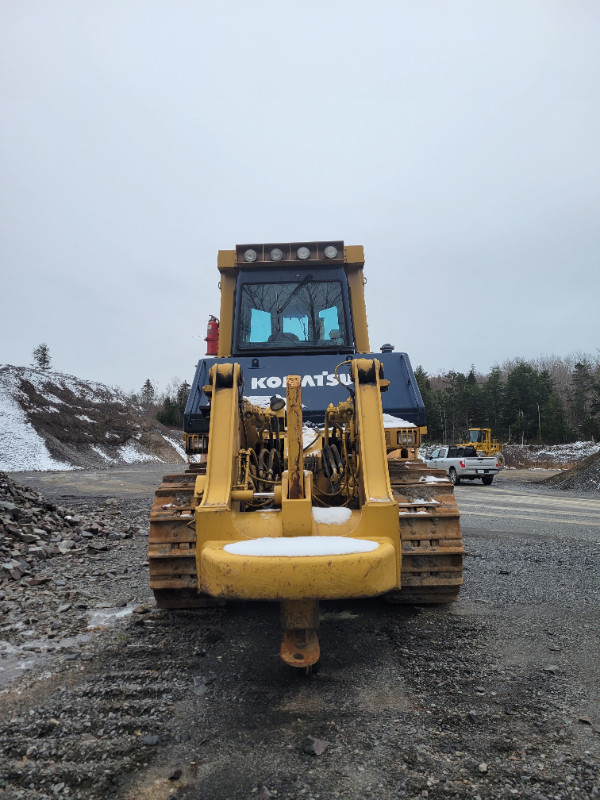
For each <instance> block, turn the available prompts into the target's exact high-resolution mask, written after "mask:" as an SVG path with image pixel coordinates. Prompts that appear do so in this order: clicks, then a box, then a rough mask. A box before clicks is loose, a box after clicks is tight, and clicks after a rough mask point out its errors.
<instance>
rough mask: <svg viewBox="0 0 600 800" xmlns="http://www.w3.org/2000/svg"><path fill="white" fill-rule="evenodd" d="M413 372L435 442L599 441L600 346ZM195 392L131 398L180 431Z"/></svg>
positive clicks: (41, 361)
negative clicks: (484, 366)
mask: <svg viewBox="0 0 600 800" xmlns="http://www.w3.org/2000/svg"><path fill="white" fill-rule="evenodd" d="M32 356H33V366H36V367H38V368H39V369H43V370H49V369H50V368H51V357H50V349H49V347H48V345H47V344H46V343H45V342H43V343H42V344H40V345H38V346H37V347H36V348H35V349H34V351H33V354H32ZM415 377H416V379H417V383H418V385H419V389H420V390H421V395H422V397H423V402H424V403H425V409H426V412H427V428H428V438H429V441H431V442H444V443H448V444H450V443H454V442H460V441H464V440H465V438H466V436H467V430H468V429H469V428H491V429H492V433H493V435H494V436H495V437H496V438H498V439H499V440H501V441H504V442H508V443H511V442H512V443H519V444H531V443H541V444H563V443H567V442H573V441H577V440H578V439H585V440H590V439H591V440H598V439H600V351H598V353H597V354H596V355H595V356H593V355H587V354H573V355H570V356H566V357H559V356H543V357H541V358H538V359H534V360H530V361H525V360H523V359H513V360H511V361H506V362H504V363H503V364H502V365H500V366H498V365H496V366H494V367H493V368H492V369H491V370H490V372H489V373H488V374H483V373H480V372H477V371H476V369H475V367H471V369H470V371H469V372H468V373H467V374H466V375H465V374H464V373H462V372H455V371H453V370H451V371H449V372H446V373H443V374H437V375H430V374H428V373H427V372H426V371H425V369H424V368H423V367H422V366H419V367H417V369H416V370H415ZM189 393H190V384H189V383H188V382H187V381H185V380H184V381H180V380H178V379H177V378H175V379H174V380H172V381H171V383H170V384H169V386H167V389H166V391H164V392H163V393H161V394H159V393H158V391H157V390H156V388H155V386H154V384H153V383H152V381H151V380H150V379H149V378H148V379H147V380H146V381H145V383H144V384H143V386H142V388H141V389H140V391H139V392H134V393H132V394H131V395H129V397H130V399H131V400H132V401H133V402H136V403H139V404H140V405H141V406H142V407H143V408H144V409H145V410H146V411H147V412H148V413H151V414H154V415H155V416H156V418H157V419H158V421H159V422H162V423H163V425H167V426H169V427H174V428H181V427H182V425H183V412H184V410H185V406H186V403H187V399H188V396H189Z"/></svg>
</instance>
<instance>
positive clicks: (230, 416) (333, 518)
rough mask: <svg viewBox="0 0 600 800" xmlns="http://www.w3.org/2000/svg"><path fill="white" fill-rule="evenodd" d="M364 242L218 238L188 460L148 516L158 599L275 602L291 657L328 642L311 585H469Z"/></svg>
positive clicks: (333, 590)
mask: <svg viewBox="0 0 600 800" xmlns="http://www.w3.org/2000/svg"><path fill="white" fill-rule="evenodd" d="M363 266H364V255H363V248H362V246H345V245H344V243H343V242H341V241H327V242H297V243H275V244H250V245H238V246H237V247H236V248H235V250H223V251H219V256H218V269H219V272H220V284H219V285H220V290H221V313H220V318H219V320H218V321H217V319H216V318H215V317H211V321H210V327H209V335H208V336H207V342H208V353H210V354H211V356H210V357H208V358H204V359H201V360H200V361H199V363H198V364H197V368H196V374H195V377H194V381H193V383H192V387H191V391H190V396H189V399H188V402H187V406H186V409H185V414H184V440H185V445H186V452H187V454H188V466H187V469H186V471H185V472H184V473H182V474H176V475H166V476H165V477H164V478H163V483H162V484H161V486H160V487H159V488H158V489H157V491H156V496H155V500H154V505H153V508H152V513H151V519H150V532H149V546H148V559H149V565H150V586H151V588H152V590H153V592H154V595H155V597H156V602H157V604H158V606H159V607H161V608H188V607H198V606H206V605H210V604H215V603H221V604H222V603H223V602H225V601H227V600H240V599H241V600H261V601H264V600H272V601H276V602H278V603H280V604H281V620H282V629H283V637H282V642H281V646H280V656H281V658H282V660H283V661H284V662H285V663H286V664H289V665H290V666H292V667H297V668H303V669H306V670H307V671H308V670H309V669H310V667H311V666H312V665H313V664H315V663H316V661H317V660H318V658H319V641H318V635H317V630H318V627H319V601H320V600H330V599H345V598H359V597H360V598H363V597H375V596H384V597H385V598H386V599H387V600H388V601H390V602H398V603H447V602H451V601H453V600H455V599H456V598H457V595H458V592H459V589H460V586H461V584H462V554H463V547H462V538H461V532H460V525H459V514H458V509H457V506H456V501H455V498H454V493H453V491H454V490H453V486H452V485H451V484H450V482H449V481H448V479H447V477H446V475H445V473H444V472H443V471H441V470H435V469H428V468H427V467H426V465H425V463H424V462H423V461H422V460H420V459H419V456H418V448H419V445H420V442H421V437H422V436H423V434H424V433H425V432H426V430H427V429H426V427H425V409H424V405H423V401H422V399H421V395H420V393H419V389H418V386H417V382H416V380H415V377H414V374H413V371H412V368H411V365H410V361H409V359H408V356H407V355H406V353H394V352H393V347H392V346H391V345H384V346H383V347H382V348H381V353H379V354H374V353H372V352H371V350H370V345H369V336H368V330H367V317H366V311H365V301H364V291H363V286H364V277H363Z"/></svg>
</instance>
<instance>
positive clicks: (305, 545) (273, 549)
mask: <svg viewBox="0 0 600 800" xmlns="http://www.w3.org/2000/svg"><path fill="white" fill-rule="evenodd" d="M331 510H336V509H331ZM337 510H338V511H339V510H340V509H337ZM378 547H379V544H378V543H377V542H370V541H368V540H367V539H349V538H346V537H344V536H276V537H266V538H264V539H248V540H247V541H244V542H233V543H232V544H226V545H225V547H224V548H223V550H225V551H226V552H227V553H231V554H233V555H237V556H267V557H268V556H284V557H288V558H292V557H293V556H340V555H349V554H350V553H370V552H372V551H373V550H377V548H378Z"/></svg>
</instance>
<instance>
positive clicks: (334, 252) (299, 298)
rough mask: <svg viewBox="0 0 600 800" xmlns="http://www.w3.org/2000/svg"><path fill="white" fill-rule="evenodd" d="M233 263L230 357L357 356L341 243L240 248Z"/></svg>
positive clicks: (247, 246) (241, 246)
mask: <svg viewBox="0 0 600 800" xmlns="http://www.w3.org/2000/svg"><path fill="white" fill-rule="evenodd" d="M284 248H285V249H284ZM287 248H289V251H288V250H287ZM236 261H237V268H238V272H237V279H236V287H235V312H234V330H233V342H232V354H233V355H251V354H254V353H256V354H260V353H261V352H265V351H268V352H277V351H281V352H291V353H299V352H301V353H331V352H333V353H338V352H341V353H350V354H351V353H355V352H356V349H355V342H354V336H353V331H352V317H351V312H350V297H349V291H348V279H347V276H346V272H345V270H344V260H343V242H336V243H335V244H333V243H330V244H326V243H325V244H323V243H315V245H314V246H312V247H311V245H310V244H309V245H306V244H304V245H301V246H295V245H288V246H287V247H286V246H285V245H277V246H270V245H261V246H259V245H239V246H238V247H237V259H236Z"/></svg>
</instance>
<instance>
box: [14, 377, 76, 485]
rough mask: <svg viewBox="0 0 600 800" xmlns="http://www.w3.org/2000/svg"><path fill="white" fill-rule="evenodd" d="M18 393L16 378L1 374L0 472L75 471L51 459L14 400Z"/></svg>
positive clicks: (42, 442) (69, 466) (41, 440)
mask: <svg viewBox="0 0 600 800" xmlns="http://www.w3.org/2000/svg"><path fill="white" fill-rule="evenodd" d="M18 392H19V384H18V381H17V379H16V377H15V376H14V375H13V374H11V373H10V372H5V371H3V372H0V470H2V471H4V472H27V471H29V470H43V471H45V470H71V469H75V467H73V466H72V465H71V464H65V463H64V462H62V461H58V460H57V459H55V458H53V457H52V456H51V455H50V452H49V450H48V448H47V447H46V443H45V442H44V440H43V439H42V437H41V436H40V435H39V434H38V433H36V431H35V429H34V427H33V425H32V424H31V423H30V422H29V421H28V420H27V417H26V415H25V412H24V411H23V409H22V408H21V406H20V405H19V404H18V403H17V401H16V400H15V399H14V395H16V394H17V393H18Z"/></svg>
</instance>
